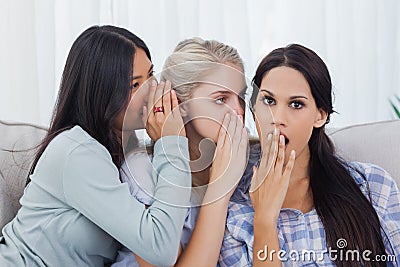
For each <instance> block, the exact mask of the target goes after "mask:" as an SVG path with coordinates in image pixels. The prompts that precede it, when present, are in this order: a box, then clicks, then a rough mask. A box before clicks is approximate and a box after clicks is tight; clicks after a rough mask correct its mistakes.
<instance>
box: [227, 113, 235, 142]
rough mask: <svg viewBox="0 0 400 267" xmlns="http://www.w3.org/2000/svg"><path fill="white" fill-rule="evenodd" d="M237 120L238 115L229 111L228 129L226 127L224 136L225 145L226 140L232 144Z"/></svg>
mask: <svg viewBox="0 0 400 267" xmlns="http://www.w3.org/2000/svg"><path fill="white" fill-rule="evenodd" d="M237 121H238V116H237V115H236V114H232V113H231V120H230V122H229V124H228V129H227V132H228V133H227V136H226V137H225V143H224V144H225V145H226V144H227V142H229V144H230V145H232V144H233V141H234V137H235V130H236V124H237Z"/></svg>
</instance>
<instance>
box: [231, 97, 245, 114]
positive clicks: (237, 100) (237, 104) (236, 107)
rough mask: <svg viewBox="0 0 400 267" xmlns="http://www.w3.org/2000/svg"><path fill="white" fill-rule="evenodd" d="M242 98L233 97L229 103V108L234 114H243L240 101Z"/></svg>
mask: <svg viewBox="0 0 400 267" xmlns="http://www.w3.org/2000/svg"><path fill="white" fill-rule="evenodd" d="M241 101H242V99H241V98H240V97H235V98H234V99H233V101H232V103H231V104H230V105H229V106H230V108H231V109H233V110H234V111H235V112H236V114H238V115H242V116H243V115H244V110H243V104H242V103H241Z"/></svg>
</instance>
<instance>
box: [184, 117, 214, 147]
mask: <svg viewBox="0 0 400 267" xmlns="http://www.w3.org/2000/svg"><path fill="white" fill-rule="evenodd" d="M191 123H192V125H193V127H194V129H195V130H196V132H197V133H198V134H199V135H200V136H201V137H203V138H210V139H212V140H213V141H214V142H215V143H216V142H217V140H218V133H219V129H220V128H221V123H220V122H218V121H215V120H213V119H207V118H198V119H194V120H193V121H192V122H191Z"/></svg>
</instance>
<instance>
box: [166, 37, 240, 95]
mask: <svg viewBox="0 0 400 267" xmlns="http://www.w3.org/2000/svg"><path fill="white" fill-rule="evenodd" d="M227 63H230V64H233V65H235V66H238V67H240V69H241V70H242V72H243V71H244V66H243V61H242V59H241V58H240V56H239V53H238V52H237V50H236V49H235V48H234V47H231V46H229V45H226V44H224V43H221V42H218V41H215V40H203V39H201V38H199V37H195V38H190V39H186V40H184V41H182V42H180V43H179V44H178V45H177V46H176V48H175V50H174V52H173V53H172V54H171V55H170V56H169V57H168V58H167V59H166V61H165V64H164V68H163V73H162V75H161V80H162V81H165V80H169V81H170V82H171V84H172V88H173V89H174V90H175V91H176V94H177V96H178V99H180V100H181V101H186V100H188V99H190V97H191V93H192V92H193V90H194V89H195V88H196V87H197V86H198V85H199V81H202V78H203V77H204V76H205V75H206V74H208V73H209V72H210V71H211V70H212V68H215V67H216V65H217V64H227Z"/></svg>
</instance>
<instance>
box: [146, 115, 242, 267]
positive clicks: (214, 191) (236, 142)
mask: <svg viewBox="0 0 400 267" xmlns="http://www.w3.org/2000/svg"><path fill="white" fill-rule="evenodd" d="M225 129H227V130H226V131H225ZM230 139H232V142H231V141H230ZM246 149H247V131H246V129H245V128H244V126H243V123H242V122H241V120H240V119H239V118H238V117H237V116H236V115H234V114H232V115H229V116H226V117H225V119H224V121H223V125H222V127H221V130H220V133H219V138H218V142H217V148H216V151H215V158H214V162H213V167H212V169H211V173H210V183H209V185H208V188H207V191H206V194H205V196H204V199H203V205H202V207H201V209H200V212H199V216H198V218H197V222H196V225H195V228H194V231H193V234H192V236H191V238H190V241H189V243H188V245H187V247H186V249H185V250H184V251H183V252H182V253H181V254H180V256H179V258H178V261H177V262H176V264H175V265H174V266H175V267H180V266H191V265H193V263H194V262H195V263H196V266H202V267H206V266H213V267H215V266H216V264H217V262H218V257H219V254H220V250H221V243H222V239H223V236H224V229H225V222H226V216H227V210H228V203H229V199H230V197H231V195H232V194H233V191H234V189H235V188H236V185H237V183H238V182H239V180H240V178H241V176H242V175H243V171H244V168H245V165H246ZM232 151H236V152H237V153H236V155H238V156H236V157H234V158H232V157H231V155H232ZM210 226H211V227H210ZM204 255H207V257H204ZM138 262H139V261H138ZM139 264H140V262H139ZM140 266H141V267H148V266H149V265H147V264H146V263H143V262H142V264H140ZM150 266H151V265H150Z"/></svg>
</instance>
